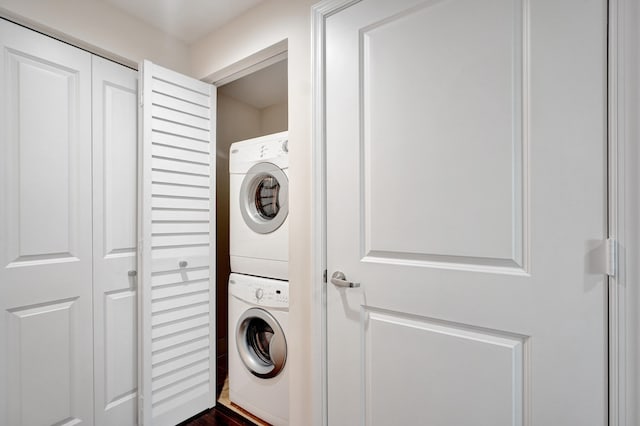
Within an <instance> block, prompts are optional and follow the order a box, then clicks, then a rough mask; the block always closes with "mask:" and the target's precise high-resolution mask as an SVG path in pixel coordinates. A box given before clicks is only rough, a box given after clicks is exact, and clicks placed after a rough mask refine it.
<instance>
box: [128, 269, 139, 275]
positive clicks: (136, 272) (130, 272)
mask: <svg viewBox="0 0 640 426" xmlns="http://www.w3.org/2000/svg"><path fill="white" fill-rule="evenodd" d="M127 275H129V276H130V277H135V276H136V275H138V271H136V270H131V271H129V272H127Z"/></svg>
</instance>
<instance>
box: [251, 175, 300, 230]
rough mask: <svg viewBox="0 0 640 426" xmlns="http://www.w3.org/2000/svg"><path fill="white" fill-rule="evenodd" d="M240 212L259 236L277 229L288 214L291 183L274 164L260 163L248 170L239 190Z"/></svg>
mask: <svg viewBox="0 0 640 426" xmlns="http://www.w3.org/2000/svg"><path fill="white" fill-rule="evenodd" d="M240 212H241V213H242V218H243V219H244V221H245V223H246V224H247V226H248V227H249V228H250V229H252V230H253V231H254V232H257V233H259V234H269V233H271V232H273V231H275V230H276V229H278V228H279V227H280V226H281V225H282V224H283V223H284V220H285V219H286V218H287V214H289V180H288V179H287V175H286V174H285V173H284V172H283V171H282V170H281V169H280V168H279V167H278V166H276V165H275V164H272V163H258V164H255V165H254V166H253V167H251V168H250V169H249V170H248V171H247V175H246V176H245V178H244V180H243V181H242V186H241V187H240Z"/></svg>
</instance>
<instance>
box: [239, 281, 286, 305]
mask: <svg viewBox="0 0 640 426" xmlns="http://www.w3.org/2000/svg"><path fill="white" fill-rule="evenodd" d="M229 294H230V295H231V296H233V297H236V298H238V299H240V300H243V301H245V302H247V303H252V304H254V305H256V306H264V307H269V308H284V309H288V308H289V282H288V281H280V280H274V279H269V278H261V277H253V276H249V275H240V274H231V276H230V277H229Z"/></svg>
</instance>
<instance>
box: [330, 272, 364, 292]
mask: <svg viewBox="0 0 640 426" xmlns="http://www.w3.org/2000/svg"><path fill="white" fill-rule="evenodd" d="M331 284H333V285H335V286H336V287H345V288H355V287H360V283H354V282H351V281H347V277H346V276H345V275H344V273H343V272H341V271H335V272H334V273H333V275H331Z"/></svg>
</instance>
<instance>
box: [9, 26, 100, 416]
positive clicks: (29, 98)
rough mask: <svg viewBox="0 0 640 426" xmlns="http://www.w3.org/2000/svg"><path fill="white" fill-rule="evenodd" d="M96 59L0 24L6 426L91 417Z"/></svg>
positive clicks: (80, 51) (87, 54) (23, 30)
mask: <svg viewBox="0 0 640 426" xmlns="http://www.w3.org/2000/svg"><path fill="white" fill-rule="evenodd" d="M91 251H92V246H91V55H90V54H89V53H87V52H84V51H82V50H79V49H76V48H73V47H71V46H69V45H67V44H64V43H61V42H59V41H57V40H53V39H51V38H48V37H44V36H42V35H41V34H38V33H35V32H33V31H29V30H27V29H25V28H22V27H19V26H17V25H14V24H12V23H9V22H7V21H5V20H2V19H0V262H1V267H0V310H1V312H0V424H3V425H12V426H14V425H15V426H19V425H24V426H32V425H54V424H55V425H76V424H91V423H92V421H93V350H92V349H93V340H92V338H93V328H92V308H91V306H92V297H91V295H92V288H91V287H92V286H91V279H92V277H91V258H92V253H91Z"/></svg>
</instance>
